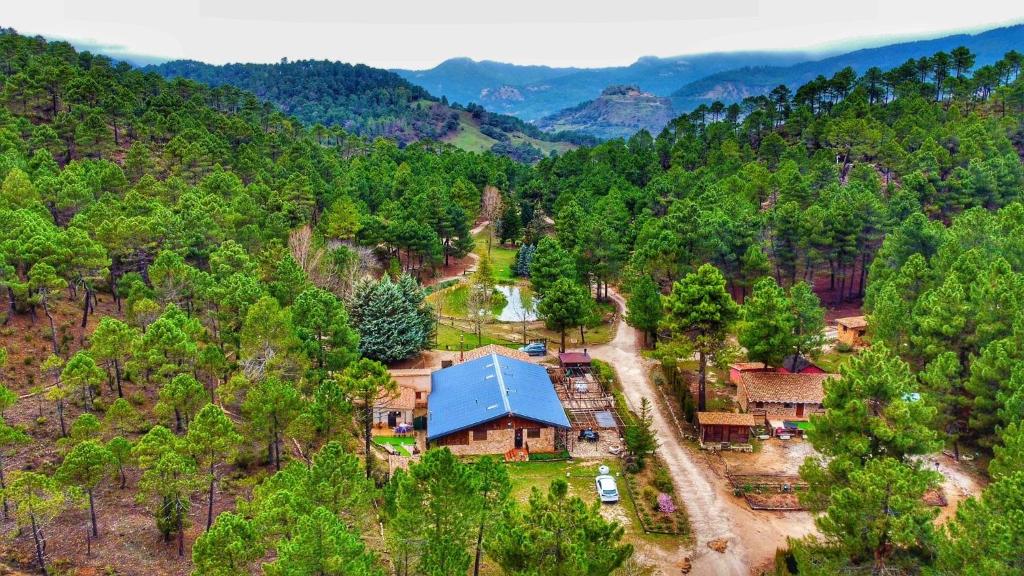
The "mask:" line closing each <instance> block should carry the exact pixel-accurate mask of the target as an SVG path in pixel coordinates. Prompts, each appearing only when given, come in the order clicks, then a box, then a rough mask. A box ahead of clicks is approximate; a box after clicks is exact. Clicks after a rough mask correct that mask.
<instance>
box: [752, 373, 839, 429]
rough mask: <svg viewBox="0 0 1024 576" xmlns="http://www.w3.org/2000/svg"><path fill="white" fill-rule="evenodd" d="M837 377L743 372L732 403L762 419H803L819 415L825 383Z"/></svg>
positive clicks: (831, 375)
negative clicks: (763, 417)
mask: <svg viewBox="0 0 1024 576" xmlns="http://www.w3.org/2000/svg"><path fill="white" fill-rule="evenodd" d="M833 378H834V379H838V378H839V375H838V374H787V373H780V372H746V373H744V374H743V375H742V376H741V377H740V383H739V385H738V386H737V387H736V401H737V402H738V403H739V405H740V408H741V409H742V410H743V411H744V412H749V413H751V414H763V415H764V416H765V417H766V418H769V419H771V418H788V419H790V420H807V419H808V417H809V416H810V414H813V413H815V412H822V411H823V410H824V408H823V407H822V405H821V403H822V401H823V400H824V398H825V382H826V381H828V380H829V379H833Z"/></svg>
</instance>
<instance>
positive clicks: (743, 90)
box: [671, 25, 1024, 112]
mask: <svg viewBox="0 0 1024 576" xmlns="http://www.w3.org/2000/svg"><path fill="white" fill-rule="evenodd" d="M957 46H966V47H968V48H970V50H971V51H972V52H974V53H975V54H976V55H977V61H976V63H975V68H977V67H979V66H984V65H986V64H991V63H993V62H995V61H997V60H999V59H1000V58H1002V57H1003V55H1004V54H1006V52H1008V51H1009V50H1013V49H1017V50H1018V51H1022V50H1024V25H1016V26H1008V27H1005V28H997V29H994V30H989V31H986V32H981V33H978V34H956V35H953V36H944V37H942V38H936V39H933V40H917V41H913V42H902V43H899V44H889V45H887V46H881V47H878V48H865V49H862V50H856V51H854V52H849V53H846V54H840V55H838V56H832V57H829V58H824V59H821V60H815V61H809V62H802V63H799V64H795V65H791V66H753V65H750V66H744V67H741V68H737V69H735V70H727V71H723V72H719V73H716V74H711V75H709V76H707V77H706V78H701V79H699V80H696V81H693V82H690V83H688V84H686V85H685V86H682V87H681V88H679V89H678V90H676V91H675V92H673V93H672V94H671V98H672V104H673V106H674V107H675V109H676V110H678V111H679V112H687V111H690V110H693V109H694V108H696V107H697V106H700V105H701V104H710V103H712V102H714V101H715V100H721V101H722V102H723V103H726V104H728V103H731V102H737V101H740V100H742V99H743V98H746V97H748V96H757V95H760V94H765V93H767V92H769V91H770V90H771V89H773V88H775V87H776V86H778V85H779V84H785V85H787V86H789V87H790V88H794V89H795V88H797V87H799V86H800V85H802V84H804V83H806V82H808V81H810V80H813V79H814V78H816V77H817V76H818V75H823V76H826V77H828V76H831V75H832V74H835V73H836V72H838V71H839V70H842V69H843V68H845V67H847V66H849V67H851V68H853V69H854V70H855V71H856V72H857V73H858V74H862V73H863V72H864V71H865V70H867V69H868V68H871V67H873V66H877V67H879V68H881V69H883V70H887V69H890V68H895V67H896V66H899V65H900V64H903V63H904V62H906V61H907V60H908V59H910V58H921V57H923V56H931V55H933V54H935V53H936V52H939V51H946V52H948V51H950V50H952V49H953V48H956V47H957Z"/></svg>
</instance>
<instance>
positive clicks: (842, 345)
mask: <svg viewBox="0 0 1024 576" xmlns="http://www.w3.org/2000/svg"><path fill="white" fill-rule="evenodd" d="M836 352H842V353H843V354H849V353H850V352H853V346H850V345H849V344H847V343H846V342H836Z"/></svg>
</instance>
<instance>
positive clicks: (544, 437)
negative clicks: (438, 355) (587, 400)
mask: <svg viewBox="0 0 1024 576" xmlns="http://www.w3.org/2000/svg"><path fill="white" fill-rule="evenodd" d="M428 406H429V409H428V411H427V443H428V445H429V446H447V447H448V448H450V449H451V451H452V452H454V453H455V454H457V455H460V456H471V455H482V454H504V455H505V456H506V458H510V456H509V455H510V454H512V459H522V458H523V457H527V456H528V454H529V453H530V452H548V453H550V452H555V451H557V450H558V448H559V446H560V439H561V440H564V435H565V433H566V431H567V430H568V429H569V428H570V423H569V418H568V417H567V416H566V414H565V410H564V409H563V407H562V403H561V401H560V400H559V399H558V395H557V394H556V393H555V388H554V385H553V384H552V382H551V378H550V377H549V376H548V373H547V370H546V369H545V368H544V367H543V366H539V365H537V364H533V363H531V362H524V361H522V360H517V359H514V358H509V357H506V356H504V355H501V354H498V353H491V354H490V355H488V356H481V357H479V358H476V359H473V360H468V361H466V362H463V363H461V364H457V365H455V366H452V367H450V368H444V369H442V370H438V371H437V372H434V373H433V374H432V375H431V391H430V397H429V399H428Z"/></svg>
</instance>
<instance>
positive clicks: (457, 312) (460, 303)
mask: <svg viewBox="0 0 1024 576" xmlns="http://www.w3.org/2000/svg"><path fill="white" fill-rule="evenodd" d="M427 299H428V300H429V301H430V302H431V303H432V304H434V305H435V306H437V305H438V304H440V303H441V300H442V299H443V300H444V308H443V310H442V312H443V313H444V315H445V316H455V317H457V318H465V317H466V316H467V311H468V309H469V308H468V301H469V286H467V285H466V284H460V285H458V286H453V287H451V288H446V289H444V290H438V291H437V292H434V293H433V294H431V295H430V296H428V297H427ZM507 304H508V301H507V300H506V299H505V297H504V296H503V295H502V294H501V293H500V292H498V291H495V292H494V296H493V297H492V298H491V313H492V314H494V315H495V316H497V315H498V314H501V311H502V310H504V308H505V306H506V305H507Z"/></svg>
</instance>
